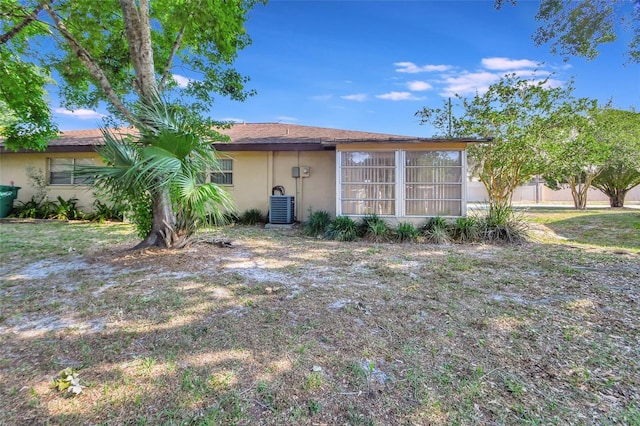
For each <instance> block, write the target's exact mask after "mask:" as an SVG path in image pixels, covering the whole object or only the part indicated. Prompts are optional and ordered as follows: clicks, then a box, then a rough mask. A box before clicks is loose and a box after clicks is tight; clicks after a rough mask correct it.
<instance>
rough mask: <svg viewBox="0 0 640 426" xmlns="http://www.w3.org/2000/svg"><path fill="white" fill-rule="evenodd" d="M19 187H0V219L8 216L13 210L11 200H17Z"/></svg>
mask: <svg viewBox="0 0 640 426" xmlns="http://www.w3.org/2000/svg"><path fill="white" fill-rule="evenodd" d="M19 189H20V187H19V186H13V185H11V186H9V185H0V218H3V217H7V216H9V213H11V210H13V200H15V199H16V198H18V190H19Z"/></svg>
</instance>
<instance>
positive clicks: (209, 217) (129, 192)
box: [74, 99, 235, 249]
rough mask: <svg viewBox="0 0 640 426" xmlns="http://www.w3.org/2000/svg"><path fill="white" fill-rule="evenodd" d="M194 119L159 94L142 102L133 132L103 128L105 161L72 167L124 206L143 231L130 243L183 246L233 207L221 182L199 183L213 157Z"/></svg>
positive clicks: (206, 133)
mask: <svg viewBox="0 0 640 426" xmlns="http://www.w3.org/2000/svg"><path fill="white" fill-rule="evenodd" d="M199 123H200V122H199V121H197V120H196V119H195V118H193V117H192V116H190V115H189V114H187V113H185V112H184V110H182V109H180V108H179V107H176V106H172V105H168V104H167V103H166V102H165V101H163V100H160V99H157V100H156V101H154V102H152V103H150V104H142V105H140V106H139V108H138V112H137V114H136V115H135V123H132V124H133V125H134V127H135V128H136V129H137V131H138V133H137V134H135V135H130V134H129V135H127V134H121V133H117V132H116V131H113V130H110V129H107V128H103V129H102V133H103V135H104V141H105V145H104V146H103V147H101V148H100V149H98V153H99V154H100V156H101V157H102V159H103V161H104V163H105V166H82V167H80V166H79V167H77V168H76V169H75V171H74V172H75V173H76V175H80V176H84V177H91V178H92V179H93V181H94V186H95V187H96V188H97V189H98V191H99V193H101V194H108V196H109V197H111V198H112V199H113V200H114V201H116V202H119V203H122V204H123V205H125V206H127V207H128V210H129V211H130V213H131V215H132V220H133V221H134V223H135V224H136V226H137V227H138V230H139V231H141V232H139V234H140V235H141V237H142V236H143V237H144V239H143V240H142V241H141V242H140V243H139V244H138V245H137V246H135V247H134V249H137V248H142V247H150V246H157V247H162V248H181V247H184V246H185V245H187V244H188V243H189V241H190V239H191V237H192V236H193V235H194V233H195V232H196V231H197V230H198V228H200V227H202V226H205V225H210V224H216V223H218V224H219V223H223V222H224V218H225V213H226V212H230V211H233V210H235V208H234V203H233V200H232V199H231V197H230V195H229V194H228V193H227V192H226V191H225V190H224V188H222V187H220V186H219V185H216V184H213V183H203V180H204V179H203V178H202V177H203V176H204V175H205V173H206V172H207V171H211V170H212V169H213V170H215V169H217V168H218V162H217V160H216V151H215V149H214V148H213V147H212V145H211V142H212V139H211V138H210V137H208V136H209V135H211V133H212V132H211V130H210V129H204V128H203V127H202V126H201V125H199ZM213 133H214V134H215V135H217V138H216V139H218V140H223V139H224V138H225V137H224V136H223V135H221V134H219V133H217V132H213Z"/></svg>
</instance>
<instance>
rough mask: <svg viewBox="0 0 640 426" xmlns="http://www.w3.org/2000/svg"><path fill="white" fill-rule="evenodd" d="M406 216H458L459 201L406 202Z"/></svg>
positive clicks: (460, 211)
mask: <svg viewBox="0 0 640 426" xmlns="http://www.w3.org/2000/svg"><path fill="white" fill-rule="evenodd" d="M405 209H406V214H407V216H460V215H461V214H462V206H461V202H460V201H450V200H413V201H407V202H406V207H405Z"/></svg>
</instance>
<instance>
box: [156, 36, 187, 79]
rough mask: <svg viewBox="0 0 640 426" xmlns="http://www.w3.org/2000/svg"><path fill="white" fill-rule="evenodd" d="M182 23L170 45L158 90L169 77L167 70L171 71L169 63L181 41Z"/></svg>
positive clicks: (171, 61) (171, 62)
mask: <svg viewBox="0 0 640 426" xmlns="http://www.w3.org/2000/svg"><path fill="white" fill-rule="evenodd" d="M184 28H185V26H184V25H183V26H182V28H181V29H180V32H179V33H178V35H177V36H176V41H174V42H173V46H172V47H171V54H170V55H169V60H168V61H167V65H166V66H165V68H164V73H162V80H160V85H159V86H160V90H163V89H164V86H165V84H167V79H168V78H169V71H171V64H173V58H175V56H176V52H177V51H178V49H179V48H180V43H181V42H182V36H183V35H184Z"/></svg>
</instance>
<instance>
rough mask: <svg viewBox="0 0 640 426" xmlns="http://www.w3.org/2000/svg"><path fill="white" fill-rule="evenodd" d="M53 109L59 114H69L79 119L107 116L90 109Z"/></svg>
mask: <svg viewBox="0 0 640 426" xmlns="http://www.w3.org/2000/svg"><path fill="white" fill-rule="evenodd" d="M53 111H54V112H56V113H58V114H62V115H68V116H70V117H74V118H77V119H79V120H91V119H97V118H102V117H104V116H105V115H104V114H100V113H99V112H96V111H91V110H90V109H77V110H75V111H69V110H68V109H64V108H56V109H54V110H53Z"/></svg>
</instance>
